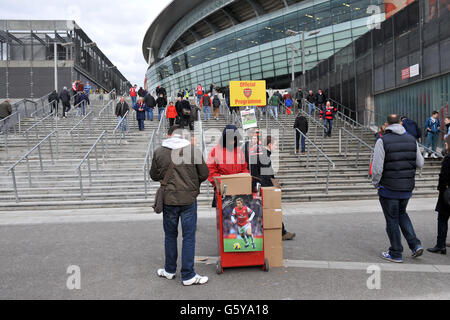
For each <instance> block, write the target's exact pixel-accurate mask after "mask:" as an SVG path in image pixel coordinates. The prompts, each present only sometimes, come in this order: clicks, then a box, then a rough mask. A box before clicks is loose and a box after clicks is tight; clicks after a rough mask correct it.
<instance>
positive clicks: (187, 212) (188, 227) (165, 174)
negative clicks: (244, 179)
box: [150, 126, 209, 286]
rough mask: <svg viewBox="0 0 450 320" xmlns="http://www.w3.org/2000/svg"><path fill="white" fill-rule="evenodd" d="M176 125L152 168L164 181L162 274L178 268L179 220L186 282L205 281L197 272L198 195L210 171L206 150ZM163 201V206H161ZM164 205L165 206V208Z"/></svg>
mask: <svg viewBox="0 0 450 320" xmlns="http://www.w3.org/2000/svg"><path fill="white" fill-rule="evenodd" d="M177 129H179V127H178V126H172V127H171V128H170V129H169V132H168V137H169V138H168V139H166V140H164V141H163V143H162V146H161V147H160V148H158V149H157V150H156V151H155V154H154V156H153V160H152V167H151V169H150V177H151V178H152V179H153V180H154V181H162V183H161V188H160V190H158V192H157V199H156V203H155V206H154V208H155V211H156V212H158V211H159V212H161V209H162V212H163V226H164V233H165V267H164V269H159V270H158V271H157V274H158V276H160V277H164V278H166V279H169V280H171V279H173V278H174V277H175V274H176V270H177V259H178V250H177V237H178V223H179V221H180V219H181V227H182V231H183V248H182V267H181V279H182V281H183V285H185V286H189V285H193V284H204V283H206V282H207V281H208V277H205V276H200V275H198V274H196V273H195V271H194V257H195V234H196V229H197V197H198V195H199V193H200V185H201V183H202V182H203V181H205V180H206V179H207V178H208V175H209V170H208V167H207V165H206V163H205V161H204V159H203V156H202V153H201V152H200V150H198V149H197V148H194V146H192V145H191V143H190V142H189V141H188V140H186V139H183V137H182V136H181V134H177V133H176V132H175V131H176V130H177ZM161 204H162V206H161ZM161 207H162V208H161Z"/></svg>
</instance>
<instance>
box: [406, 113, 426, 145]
mask: <svg viewBox="0 0 450 320" xmlns="http://www.w3.org/2000/svg"><path fill="white" fill-rule="evenodd" d="M402 125H403V127H404V128H405V129H406V133H407V134H409V135H411V136H413V137H414V138H416V140H417V141H419V139H421V138H422V131H421V130H420V128H419V126H418V125H417V123H416V122H415V121H414V120H411V119H408V118H407V117H402Z"/></svg>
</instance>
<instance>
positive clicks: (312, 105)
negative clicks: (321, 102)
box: [306, 90, 317, 116]
mask: <svg viewBox="0 0 450 320" xmlns="http://www.w3.org/2000/svg"><path fill="white" fill-rule="evenodd" d="M306 102H307V104H308V112H309V115H311V116H312V114H313V112H314V110H315V109H316V103H317V100H316V96H315V95H314V93H313V91H312V90H309V93H308V95H307V96H306Z"/></svg>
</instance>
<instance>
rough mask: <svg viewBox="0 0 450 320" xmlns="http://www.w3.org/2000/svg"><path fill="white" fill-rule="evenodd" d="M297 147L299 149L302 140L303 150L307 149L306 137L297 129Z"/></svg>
mask: <svg viewBox="0 0 450 320" xmlns="http://www.w3.org/2000/svg"><path fill="white" fill-rule="evenodd" d="M295 135H296V139H295V149H296V150H299V145H300V141H301V142H302V152H305V151H306V138H305V137H304V136H302V135H301V134H300V133H299V132H298V131H297V130H296V131H295Z"/></svg>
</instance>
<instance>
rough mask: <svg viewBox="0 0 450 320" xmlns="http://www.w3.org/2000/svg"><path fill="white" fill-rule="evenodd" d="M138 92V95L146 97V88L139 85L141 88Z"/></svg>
mask: <svg viewBox="0 0 450 320" xmlns="http://www.w3.org/2000/svg"><path fill="white" fill-rule="evenodd" d="M137 94H138V96H139V97H140V98H144V97H145V90H144V88H142V87H139V90H138V92H137Z"/></svg>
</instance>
